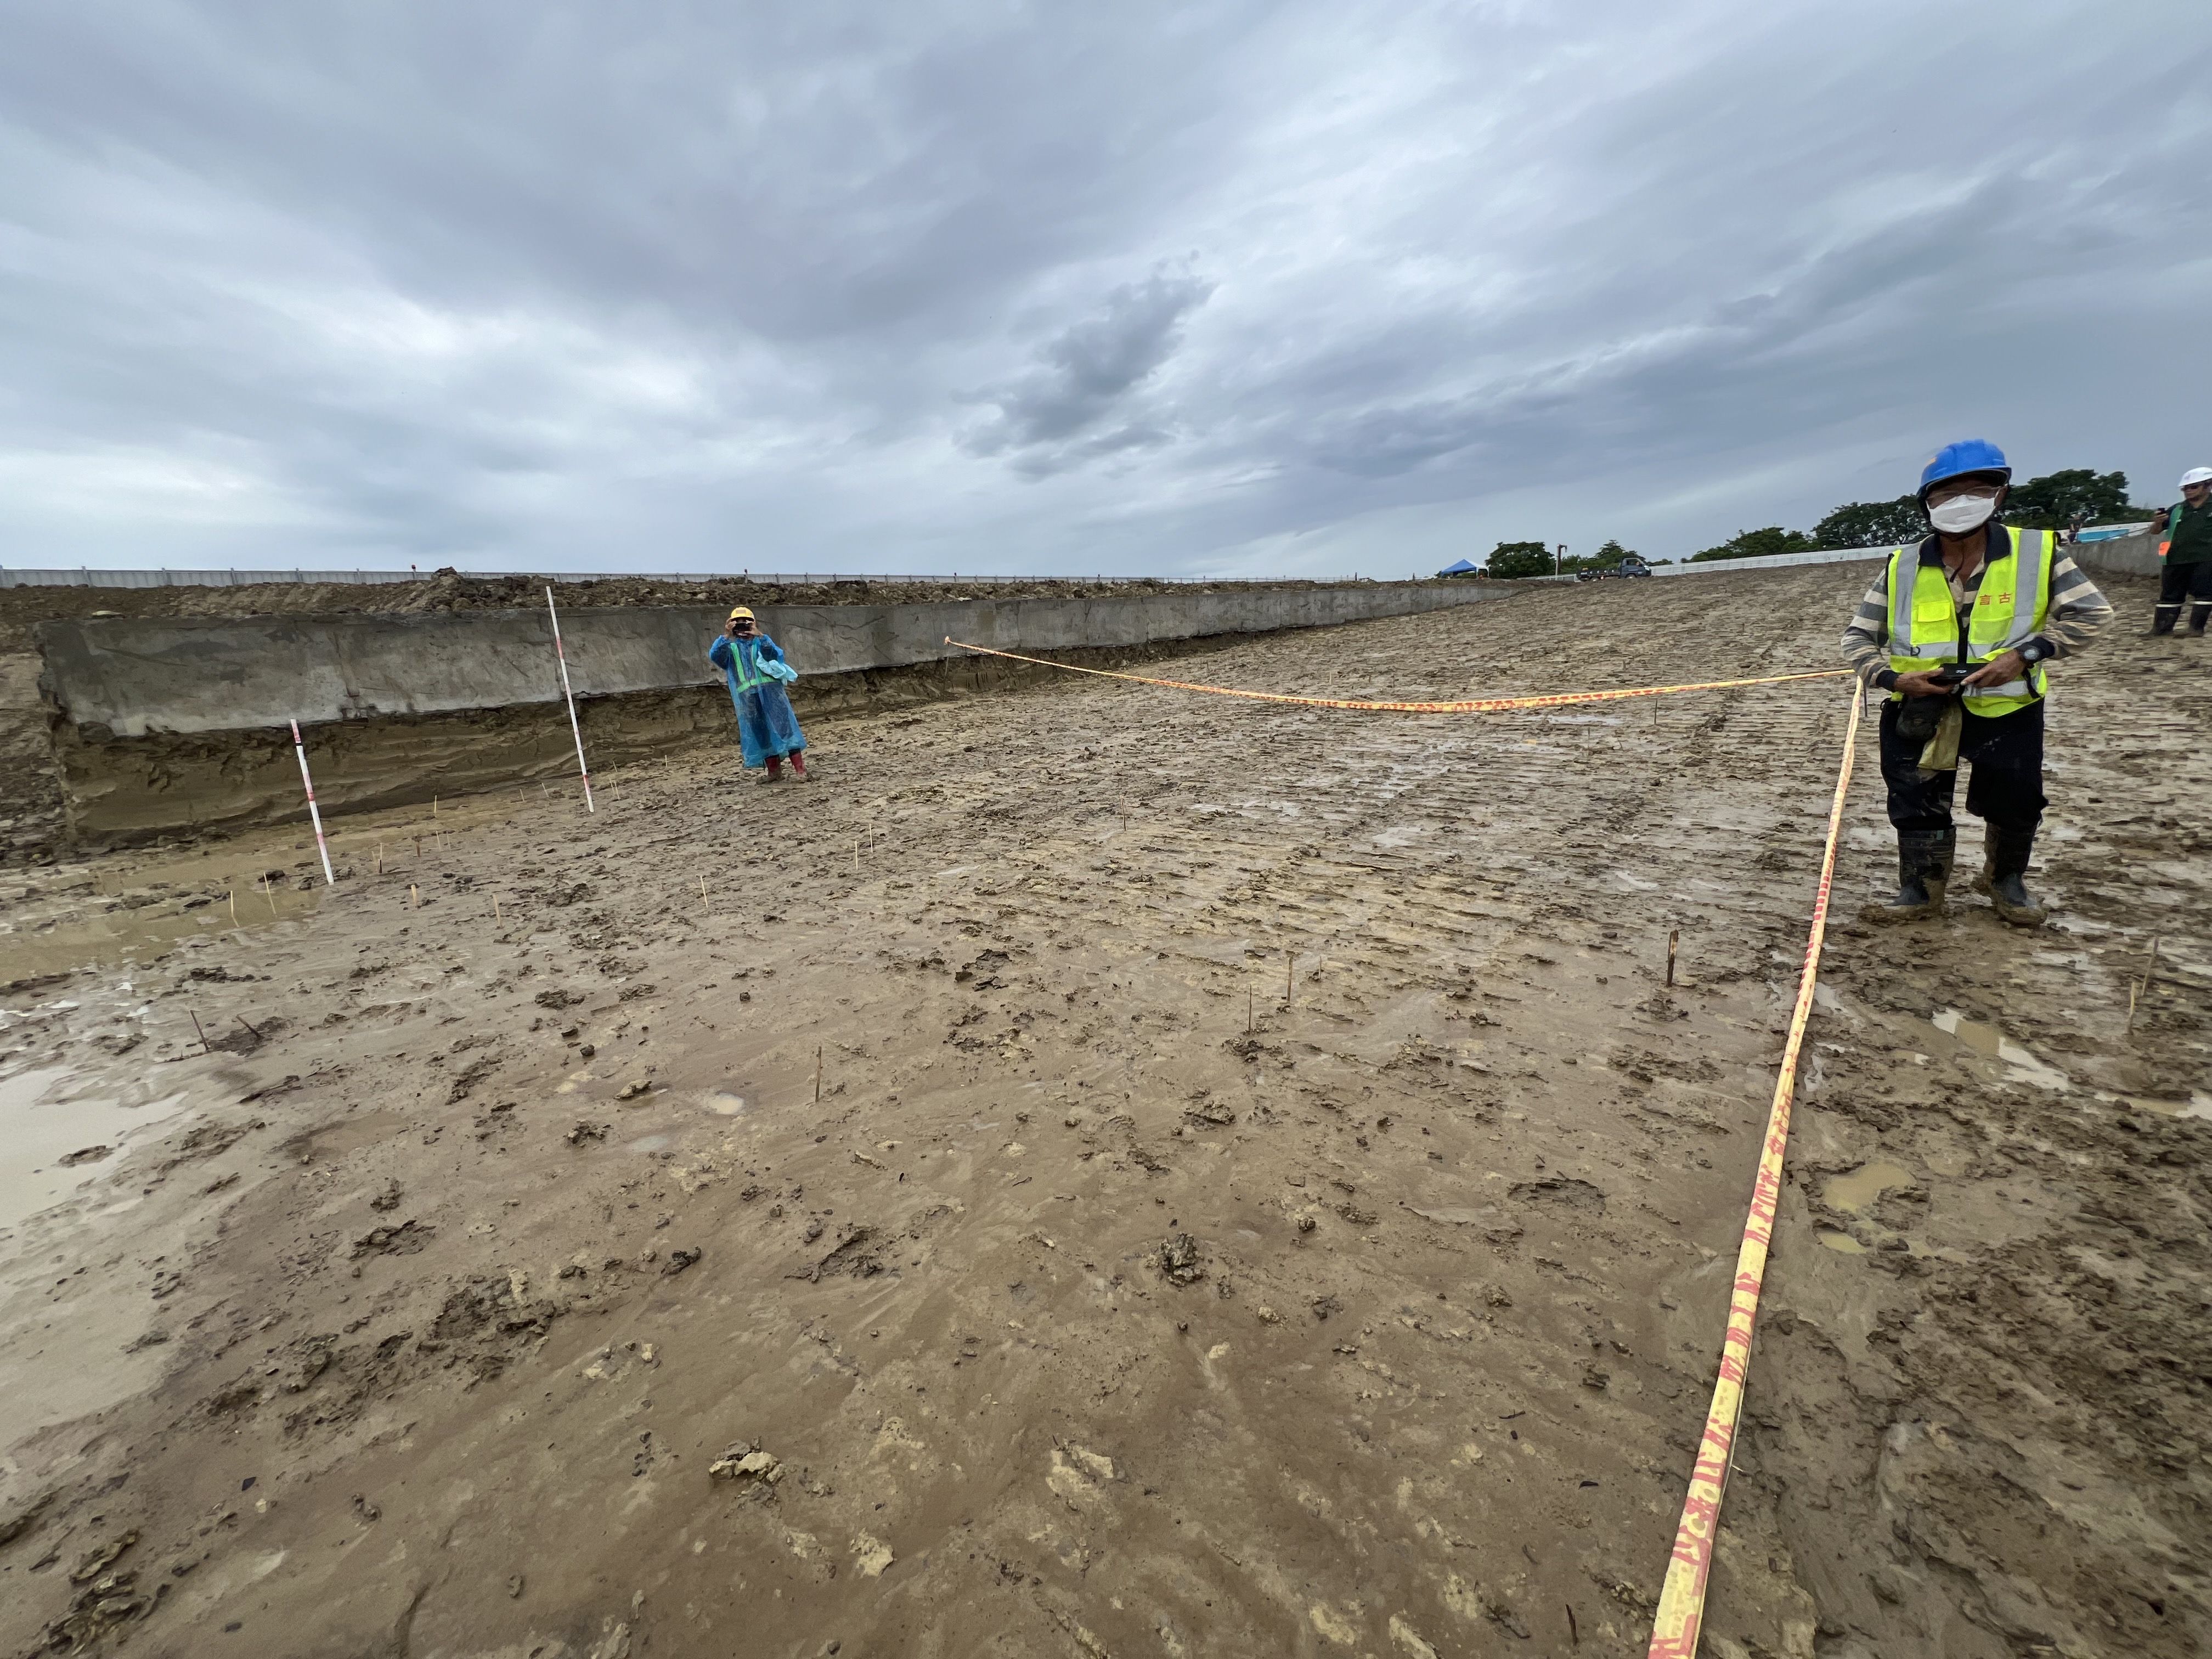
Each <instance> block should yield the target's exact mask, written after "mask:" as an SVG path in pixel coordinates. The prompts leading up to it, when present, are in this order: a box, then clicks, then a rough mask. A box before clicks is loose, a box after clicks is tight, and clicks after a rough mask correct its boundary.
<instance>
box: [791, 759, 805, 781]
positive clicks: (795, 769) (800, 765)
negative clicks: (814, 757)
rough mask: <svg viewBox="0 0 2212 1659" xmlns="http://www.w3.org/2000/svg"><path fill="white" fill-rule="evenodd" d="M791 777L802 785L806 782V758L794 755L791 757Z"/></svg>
mask: <svg viewBox="0 0 2212 1659" xmlns="http://www.w3.org/2000/svg"><path fill="white" fill-rule="evenodd" d="M791 775H792V777H793V779H795V780H796V781H799V782H800V783H804V782H805V781H806V757H805V756H804V755H801V754H797V753H794V754H793V756H792V757H791Z"/></svg>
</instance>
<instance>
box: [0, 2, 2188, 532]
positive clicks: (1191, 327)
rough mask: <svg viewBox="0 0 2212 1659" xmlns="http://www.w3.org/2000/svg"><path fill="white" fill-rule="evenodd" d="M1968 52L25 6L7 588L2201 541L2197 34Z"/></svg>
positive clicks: (1456, 36)
mask: <svg viewBox="0 0 2212 1659" xmlns="http://www.w3.org/2000/svg"><path fill="white" fill-rule="evenodd" d="M1967 16H1968V14H1966V13H1964V12H1960V13H1957V14H1955V15H1954V14H1953V13H1951V12H1949V11H1948V10H1947V9H1944V8H1940V7H1936V8H1931V7H1929V6H1928V5H1926V4H1925V3H1924V0H1911V3H1908V0H1804V3H1801V4H1795V5H1791V6H1787V7H1776V6H1773V5H1771V4H1765V5H1754V4H1753V3H1750V0H1680V3H1677V4H1674V5H1670V6H1668V7H1658V8H1655V7H1650V6H1643V5H1637V4H1634V3H1631V0H1591V3H1589V4H1587V5H1583V6H1577V7H1574V8H1544V7H1536V6H1532V5H1528V4H1526V3H1520V0H1462V3H1451V4H1443V3H1427V4H1425V3H1419V0H1415V3H1410V4H1407V5H1404V6H1398V7H1391V8H1369V9H1360V8H1346V7H1342V6H1331V5H1326V4H1322V3H1320V0H1264V3H1263V0H1182V3H1174V4H1170V3H1165V0H1158V3H1146V0H1134V3H1132V4H1130V5H1127V6H1124V7H1115V8H1074V7H1047V6H1042V5H1024V4H1022V3H1018V0H1016V3H1003V0H994V3H991V4H983V3H980V0H915V3H914V4H910V5H906V6H900V7H884V6H880V5H873V4H861V3H858V0H817V3H815V4H811V5H808V6H806V7H803V8H787V7H722V8H708V7H702V6H696V5H689V4H678V3H667V0H657V3H647V4H646V5H643V6H639V7H623V8H615V7H605V6H593V5H586V4H583V3H581V0H535V3H524V0H456V3H453V4H450V5H444V6H439V7H435V8H432V7H301V6H286V5H281V4H277V3H274V0H111V3H107V4H103V5H100V6H96V7H92V6H82V5H73V4H66V3H62V0H24V3H21V4H19V5H16V6H15V7H12V8H11V9H10V11H9V33H8V49H7V51H6V52H4V53H0V563H5V564H9V565H16V566H22V565H42V564H51V565H75V564H84V563H105V564H122V565H157V564H166V565H172V566H174V565H186V564H195V563H204V564H234V565H251V564H275V565H286V566H290V565H298V564H307V565H315V564H329V565H355V564H378V563H391V562H441V563H444V562H453V563H459V564H462V565H465V566H473V567H475V568H554V569H559V568H568V569H580V568H586V569H605V568H616V569H620V568H663V569H681V568H695V569H696V568H733V567H745V568H753V569H766V568H788V569H817V570H818V569H823V568H844V569H855V570H859V569H908V570H931V569H934V570H940V571H941V570H946V569H959V570H969V571H978V572H981V571H987V570H1031V571H1038V572H1051V571H1054V570H1080V571H1085V572H1090V571H1097V570H1151V571H1162V572H1192V573H1199V572H1237V573H1247V574H1259V573H1264V572H1268V571H1276V570H1281V571H1285V572H1292V573H1296V574H1331V573H1334V572H1341V571H1352V570H1366V571H1370V572H1396V573H1399V574H1403V573H1404V572H1406V571H1407V570H1411V569H1413V568H1436V566H1437V564H1439V563H1441V562H1444V560H1445V559H1447V558H1449V557H1455V556H1459V555H1461V554H1462V553H1467V552H1475V553H1480V552H1481V551H1482V550H1486V548H1487V547H1488V546H1489V545H1490V544H1491V543H1492V541H1494V540H1497V539H1500V538H1504V539H1522V538H1528V537H1541V538H1543V539H1546V540H1552V541H1567V542H1569V543H1571V544H1594V543H1595V541H1596V540H1598V539H1601V538H1604V537H1606V536H1618V537H1620V538H1621V539H1623V540H1624V541H1626V542H1627V543H1629V544H1631V545H1638V546H1641V547H1644V549H1645V550H1648V551H1651V552H1655V553H1658V554H1662V555H1666V554H1673V553H1680V552H1682V551H1686V550H1690V549H1692V548H1695V547H1697V546H1700V545H1704V544H1706V543H1709V542H1711V541H1713V540H1717V539H1719V538H1721V537H1723V536H1725V535H1727V534H1729V533H1730V532H1733V531H1734V530H1735V529H1737V528H1739V527H1744V526H1752V525H1757V524H1764V523H1773V522H1785V523H1790V524H1796V525H1801V526H1802V525H1805V524H1809V523H1810V522H1811V521H1812V520H1813V519H1814V518H1815V517H1817V516H1818V515H1819V514H1820V513H1822V512H1823V511H1825V510H1826V508H1827V507H1831V506H1832V505H1834V504H1835V503H1836V502H1838V501H1843V500H1847V499H1851V498H1854V497H1857V498H1875V497H1887V496H1890V495H1896V494H1897V493H1899V490H1900V489H1903V488H1905V485H1906V482H1907V480H1908V478H1909V476H1910V473H1911V469H1912V467H1913V465H1914V463H1915V462H1916V461H1917V459H1918V457H1920V456H1921V455H1923V454H1924V453H1927V452H1928V451H1929V449H1931V448H1933V447H1935V446H1936V444H1937V443H1940V442H1942V441H1944V440H1945V439H1947V438H1949V437H1954V436H1958V435H1965V434H1977V435H1986V436H1989V437H1991V438H1994V439H1996V440H1997V441H2000V442H2002V443H2004V444H2005V445H2007V447H2008V448H2010V449H2012V450H2014V451H2015V459H2016V460H2017V461H2018V462H2019V464H2020V465H2022V466H2023V467H2025V468H2026V469H2027V470H2028V471H2045V470H2049V469H2051V468H2053V467H2058V466H2073V465H2093V466H2096V467H2097V468H2099V469H2100V470H2107V469H2110V468H2112V467H2116V466H2117V467H2122V468H2124V469H2126V470H2127V471H2129V472H2130V475H2131V477H2134V478H2136V480H2137V481H2138V483H2139V491H2138V498H2139V499H2142V500H2146V501H2160V500H2163V499H2165V496H2166V494H2168V493H2170V489H2171V483H2172V476H2173V475H2176V474H2178V473H2179V471H2180V470H2181V469H2182V468H2184V467H2185V466H2188V465H2203V464H2212V433H2207V432H2206V431H2205V430H2204V425H2203V408H2204V398H2203V392H2202V390H2201V386H2202V382H2203V371H2202V370H2201V369H2200V368H2197V367H2196V365H2195V363H2194V361H2193V356H2192V354H2193V352H2194V350H2195V344H2194V343H2195V341H2196V339H2197V337H2198V336H2199V334H2200V333H2201V311H2202V295H2203V289H2204V284H2205V281H2206V272H2207V270H2208V268H2212V198H2208V195H2207V193H2206V192H2205V191H2203V189H2202V187H2201V172H2202V158H2203V155H2205V154H2206V153H2208V151H2212V106H2208V98H2207V93H2206V88H2208V87H2212V76H2208V74H2207V70H2208V68H2212V58H2209V57H2208V49H2207V47H2206V46H2203V45H2201V44H2199V36H2200V34H2201V29H2200V27H2198V26H2199V24H2200V23H2201V5H2200V4H2198V3H2197V0H2136V3H2133V4H2130V5H2128V6H2125V7H2104V8H2091V7H2088V6H2087V5H2084V4H2058V3H2050V0H2024V3H2021V4H2019V5H2016V6H2014V7H2012V8H2009V9H2008V10H2007V14H2006V18H2005V27H2003V29H2002V30H2001V31H1990V30H1981V29H1978V30H1973V31H1970V32H1969V33H1968V34H1963V35H1962V33H1960V25H1961V20H1963V19H1966V17H1967ZM1969 40H1970V41H1971V44H1969Z"/></svg>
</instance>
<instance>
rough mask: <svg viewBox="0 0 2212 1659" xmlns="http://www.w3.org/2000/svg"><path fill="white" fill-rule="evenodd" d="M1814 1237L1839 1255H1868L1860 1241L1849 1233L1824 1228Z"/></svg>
mask: <svg viewBox="0 0 2212 1659" xmlns="http://www.w3.org/2000/svg"><path fill="white" fill-rule="evenodd" d="M1814 1237H1815V1238H1817V1239H1819V1240H1820V1243H1823V1244H1825V1245H1826V1246H1827V1247H1828V1248H1829V1249H1832V1250H1833V1251H1834V1252H1835V1253H1836V1254H1837V1255H1865V1254H1866V1246H1865V1245H1863V1244H1862V1243H1859V1242H1858V1240H1857V1239H1856V1238H1853V1237H1851V1236H1850V1234H1849V1233H1839V1232H1835V1231H1831V1230H1830V1229H1828V1228H1826V1227H1823V1228H1822V1229H1821V1230H1820V1231H1819V1232H1817V1233H1815V1234H1814Z"/></svg>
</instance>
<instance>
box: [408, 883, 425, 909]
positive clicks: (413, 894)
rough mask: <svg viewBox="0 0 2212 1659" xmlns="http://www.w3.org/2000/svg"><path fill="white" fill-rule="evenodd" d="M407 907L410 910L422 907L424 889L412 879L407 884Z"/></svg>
mask: <svg viewBox="0 0 2212 1659" xmlns="http://www.w3.org/2000/svg"><path fill="white" fill-rule="evenodd" d="M407 908H409V909H410V910H419V909H421V908H422V889H421V888H419V887H417V886H416V884H414V883H413V882H411V881H410V882H409V883H408V884H407Z"/></svg>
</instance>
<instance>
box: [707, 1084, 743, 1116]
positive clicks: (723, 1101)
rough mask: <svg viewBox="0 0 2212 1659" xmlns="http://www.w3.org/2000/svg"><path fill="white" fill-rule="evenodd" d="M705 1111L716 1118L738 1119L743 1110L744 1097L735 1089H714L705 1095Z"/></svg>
mask: <svg viewBox="0 0 2212 1659" xmlns="http://www.w3.org/2000/svg"><path fill="white" fill-rule="evenodd" d="M707 1109H708V1111H710V1112H712V1113H713V1114H714V1115H715V1116H716V1117H740V1116H742V1115H744V1109H745V1097H744V1096H743V1095H741V1094H739V1093H738V1091H736V1090H735V1089H714V1090H710V1091H708V1095H707Z"/></svg>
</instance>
